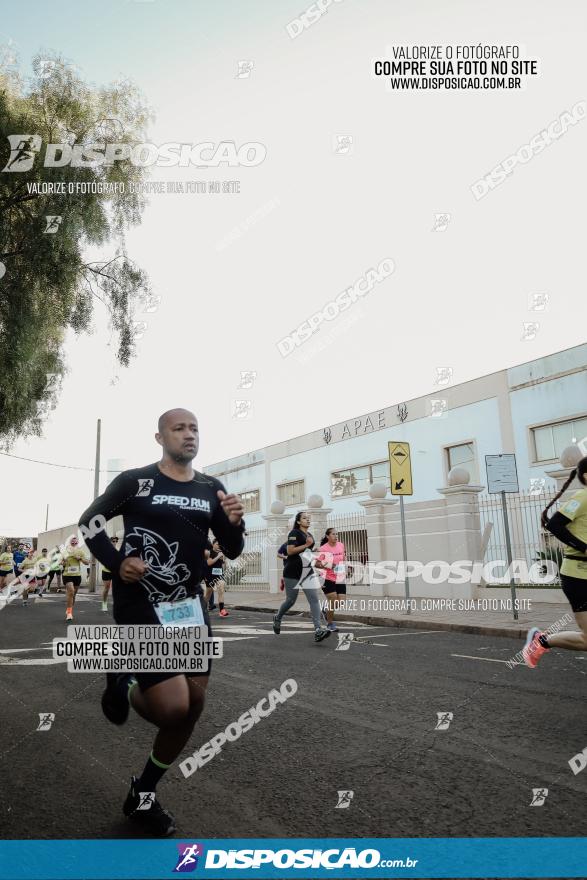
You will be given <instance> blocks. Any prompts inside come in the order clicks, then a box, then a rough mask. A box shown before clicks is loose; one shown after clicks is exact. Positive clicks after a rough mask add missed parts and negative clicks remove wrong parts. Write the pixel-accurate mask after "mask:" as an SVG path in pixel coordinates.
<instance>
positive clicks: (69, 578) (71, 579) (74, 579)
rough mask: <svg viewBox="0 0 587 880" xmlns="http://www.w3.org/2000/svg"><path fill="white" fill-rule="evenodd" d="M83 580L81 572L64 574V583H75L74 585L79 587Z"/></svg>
mask: <svg viewBox="0 0 587 880" xmlns="http://www.w3.org/2000/svg"><path fill="white" fill-rule="evenodd" d="M81 582H82V576H81V574H64V575H63V583H64V584H73V585H74V587H79V585H80V584H81Z"/></svg>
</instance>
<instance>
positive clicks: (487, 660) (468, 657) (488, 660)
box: [450, 654, 526, 666]
mask: <svg viewBox="0 0 587 880" xmlns="http://www.w3.org/2000/svg"><path fill="white" fill-rule="evenodd" d="M450 656H451V657H464V658H465V660H483V661H484V662H485V663H507V664H508V665H509V666H525V665H526V664H525V663H516V662H515V661H513V660H495V659H494V658H493V657H473V656H471V654H451V655H450Z"/></svg>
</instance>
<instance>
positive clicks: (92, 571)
mask: <svg viewBox="0 0 587 880" xmlns="http://www.w3.org/2000/svg"><path fill="white" fill-rule="evenodd" d="M101 428H102V420H101V419H98V422H97V425H96V461H95V464H94V501H95V500H96V498H97V497H98V495H99V494H100V431H101ZM91 559H92V561H91V564H90V585H89V589H90V593H95V592H96V557H95V556H92V557H91Z"/></svg>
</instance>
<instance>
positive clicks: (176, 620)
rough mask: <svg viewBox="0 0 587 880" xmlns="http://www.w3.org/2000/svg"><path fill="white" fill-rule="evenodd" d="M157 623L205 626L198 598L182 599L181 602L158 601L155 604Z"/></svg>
mask: <svg viewBox="0 0 587 880" xmlns="http://www.w3.org/2000/svg"><path fill="white" fill-rule="evenodd" d="M155 613H156V615H157V617H158V618H159V623H162V624H165V625H167V624H170V623H172V624H175V625H176V626H205V625H206V624H205V622H204V613H203V611H202V605H201V603H200V600H199V599H197V598H196V599H183V600H182V601H181V602H159V604H158V605H155Z"/></svg>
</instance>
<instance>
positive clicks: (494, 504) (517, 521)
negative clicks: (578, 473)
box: [479, 490, 561, 587]
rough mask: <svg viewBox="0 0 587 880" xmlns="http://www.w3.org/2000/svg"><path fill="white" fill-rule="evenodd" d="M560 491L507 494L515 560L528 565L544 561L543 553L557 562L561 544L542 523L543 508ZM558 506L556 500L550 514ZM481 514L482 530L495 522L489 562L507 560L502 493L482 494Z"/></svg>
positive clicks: (486, 559) (489, 548)
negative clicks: (545, 529)
mask: <svg viewBox="0 0 587 880" xmlns="http://www.w3.org/2000/svg"><path fill="white" fill-rule="evenodd" d="M556 494H557V493H556V490H554V491H550V492H544V491H541V492H540V493H536V492H518V493H509V492H508V493H506V496H505V498H506V506H507V514H508V520H509V528H510V541H511V547H512V557H513V559H520V560H524V561H525V562H526V565H527V566H528V568H530V567H531V566H532V565H533V564H534V563H535V562H540V561H541V560H542V559H544V556H543V555H541V554H549V555H551V556H552V557H553V559H554V561H555V562H556V556H557V549H558V548H559V547H560V546H561V545H560V543H559V541H557V540H556V538H554V537H553V536H552V535H551V534H550V532H545V531H544V529H543V528H542V526H541V524H540V516H541V514H542V511H543V510H544V508H545V507H546V505H547V504H548V503H549V502H550V501H551V500H552V499H553V498H554V496H555V495H556ZM558 506H559V502H556V503H555V504H554V505H553V506H552V507H551V508H550V510H549V512H548V513H549V516H552V515H553V513H554V512H555V511H556V510H557V509H558ZM479 514H480V519H481V532H482V533H483V530H484V529H485V527H486V525H487V523H492V524H493V528H492V530H491V534H490V536H489V543H488V546H487V551H486V554H485V561H486V562H492V561H497V560H504V561H505V560H507V547H506V538H505V526H504V517H503V509H502V502H501V495H481V496H480V498H479ZM506 567H507V562H506ZM558 583H559V581H558V579H557V580H556V581H555V582H553V583H552V584H551V586H553V587H556V586H557V585H558Z"/></svg>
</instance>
